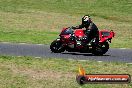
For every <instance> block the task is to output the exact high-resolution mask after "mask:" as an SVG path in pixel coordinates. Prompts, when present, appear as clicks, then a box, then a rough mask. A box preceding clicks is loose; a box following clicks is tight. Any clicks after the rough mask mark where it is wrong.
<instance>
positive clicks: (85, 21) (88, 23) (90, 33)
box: [72, 15, 99, 45]
mask: <svg viewBox="0 0 132 88" xmlns="http://www.w3.org/2000/svg"><path fill="white" fill-rule="evenodd" d="M72 28H73V29H74V30H75V29H82V28H86V30H85V34H86V40H87V43H89V42H90V41H91V40H92V39H93V38H96V41H95V42H96V43H98V42H99V30H98V28H97V26H96V25H95V24H94V23H93V21H92V20H91V18H90V16H89V15H85V16H83V18H82V24H81V25H79V26H76V27H72ZM77 45H81V43H79V41H78V40H77Z"/></svg>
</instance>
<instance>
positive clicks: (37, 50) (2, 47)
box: [0, 43, 132, 63]
mask: <svg viewBox="0 0 132 88" xmlns="http://www.w3.org/2000/svg"><path fill="white" fill-rule="evenodd" d="M0 55H8V56H34V57H48V58H52V57H54V58H66V59H76V60H97V61H120V62H127V63H132V49H109V51H108V52H107V53H106V54H105V55H104V56H93V55H92V54H82V53H68V52H64V53H52V52H51V51H50V49H49V46H48V45H34V44H13V43H0Z"/></svg>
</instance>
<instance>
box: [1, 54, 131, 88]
mask: <svg viewBox="0 0 132 88" xmlns="http://www.w3.org/2000/svg"><path fill="white" fill-rule="evenodd" d="M80 64H81V65H82V66H83V67H84V69H85V70H86V72H87V73H89V74H92V73H93V74H110V73H111V74H112V73H114V74H128V73H129V74H130V75H132V69H131V67H132V64H126V63H120V62H96V61H78V60H65V59H56V58H40V59H36V58H31V57H10V56H0V88H54V87H55V88H80V87H81V88H110V87H112V88H131V87H132V83H130V84H86V85H83V86H80V85H78V84H77V82H76V80H75V77H76V75H77V74H78V66H79V65H80Z"/></svg>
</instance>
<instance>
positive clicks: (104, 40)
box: [50, 27, 115, 55]
mask: <svg viewBox="0 0 132 88" xmlns="http://www.w3.org/2000/svg"><path fill="white" fill-rule="evenodd" d="M73 35H74V36H73ZM59 36H60V38H57V39H56V40H54V41H53V42H52V43H51V45H50V49H51V51H52V52H54V53H61V52H64V51H68V52H80V53H92V54H93V55H103V54H105V53H106V52H107V51H108V50H109V43H111V40H112V38H113V37H114V36H115V33H114V32H113V30H111V31H109V30H100V31H99V43H98V45H97V44H96V42H95V41H96V38H93V39H92V40H91V41H90V42H89V43H87V41H86V37H85V36H86V35H85V30H83V29H76V30H73V29H72V27H68V28H63V29H62V31H61V33H60V35H59ZM77 41H80V42H81V45H79V46H78V45H77Z"/></svg>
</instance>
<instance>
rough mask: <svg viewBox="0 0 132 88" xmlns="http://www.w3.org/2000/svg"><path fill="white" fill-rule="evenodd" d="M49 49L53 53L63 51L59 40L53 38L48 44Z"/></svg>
mask: <svg viewBox="0 0 132 88" xmlns="http://www.w3.org/2000/svg"><path fill="white" fill-rule="evenodd" d="M50 50H51V51H52V52H54V53H61V52H64V51H65V49H64V47H63V46H62V43H61V41H60V40H54V41H53V42H52V43H51V45H50Z"/></svg>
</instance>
